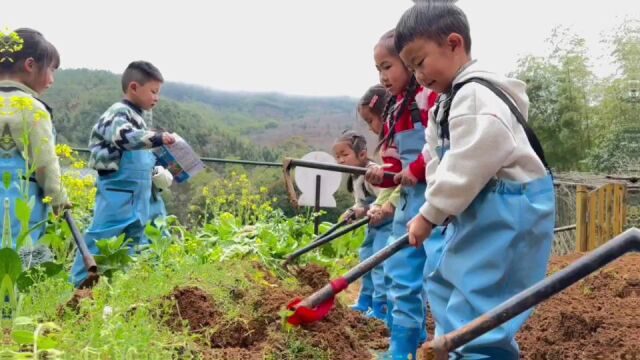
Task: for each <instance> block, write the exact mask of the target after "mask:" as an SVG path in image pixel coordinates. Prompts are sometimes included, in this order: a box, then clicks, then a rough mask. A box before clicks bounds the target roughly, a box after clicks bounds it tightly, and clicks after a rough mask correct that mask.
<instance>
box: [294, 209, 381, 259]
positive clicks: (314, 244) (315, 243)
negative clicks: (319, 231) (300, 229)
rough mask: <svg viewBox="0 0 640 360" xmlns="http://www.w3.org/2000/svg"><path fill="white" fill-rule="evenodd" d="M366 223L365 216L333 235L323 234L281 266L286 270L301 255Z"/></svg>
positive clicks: (367, 219)
mask: <svg viewBox="0 0 640 360" xmlns="http://www.w3.org/2000/svg"><path fill="white" fill-rule="evenodd" d="M368 223H369V217H368V216H365V217H363V218H362V219H360V220H358V221H356V222H354V223H353V224H350V225H348V226H345V227H344V228H342V229H340V230H339V231H337V232H335V233H333V234H330V235H326V233H325V235H324V236H321V237H319V238H317V239H315V240H314V241H313V242H312V243H311V244H309V245H307V246H305V247H303V248H301V249H298V250H296V251H295V252H294V253H293V254H291V255H289V256H288V257H287V259H286V260H285V261H284V263H282V266H284V268H285V269H287V268H288V266H289V264H291V262H292V261H293V260H295V259H297V258H298V257H300V256H301V255H304V254H306V253H308V252H309V251H311V250H313V249H315V248H317V247H320V246H322V245H324V244H326V243H328V242H330V241H333V240H335V239H337V238H339V237H341V236H342V235H344V234H346V233H349V232H351V231H353V230H355V229H357V228H359V227H362V226H364V225H366V224H368ZM336 225H337V224H336ZM334 227H335V226H334ZM336 229H337V227H336Z"/></svg>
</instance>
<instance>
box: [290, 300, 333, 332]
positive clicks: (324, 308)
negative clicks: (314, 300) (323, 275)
mask: <svg viewBox="0 0 640 360" xmlns="http://www.w3.org/2000/svg"><path fill="white" fill-rule="evenodd" d="M301 301H302V299H300V298H296V299H295V300H293V301H292V302H290V303H289V305H287V309H288V310H293V314H291V316H289V319H287V322H288V323H289V324H291V325H293V326H299V325H301V324H310V323H313V322H316V321H320V320H322V319H324V318H325V317H327V315H328V314H329V312H330V311H331V309H333V305H334V301H335V297H331V298H330V299H329V300H327V301H325V302H323V303H322V304H320V305H318V306H317V307H316V308H315V309H310V308H308V307H304V306H298V307H296V305H298V304H299V303H300V302H301Z"/></svg>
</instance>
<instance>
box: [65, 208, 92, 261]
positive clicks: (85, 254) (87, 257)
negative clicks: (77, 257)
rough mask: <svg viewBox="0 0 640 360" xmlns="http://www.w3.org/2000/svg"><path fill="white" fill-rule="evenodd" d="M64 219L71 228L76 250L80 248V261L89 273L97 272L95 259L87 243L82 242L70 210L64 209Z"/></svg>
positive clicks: (82, 239) (82, 238)
mask: <svg viewBox="0 0 640 360" xmlns="http://www.w3.org/2000/svg"><path fill="white" fill-rule="evenodd" d="M64 219H65V220H66V221H67V224H69V229H71V235H72V236H73V240H74V241H75V242H76V246H77V247H78V250H80V254H81V255H82V261H84V267H85V269H87V271H88V272H90V273H97V271H98V265H97V264H96V260H95V259H94V258H93V255H91V253H90V252H89V249H88V248H87V244H86V243H85V242H84V237H83V236H82V234H81V233H80V230H78V226H77V225H76V221H75V220H74V219H73V217H72V216H71V211H69V210H65V212H64Z"/></svg>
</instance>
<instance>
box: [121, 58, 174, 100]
mask: <svg viewBox="0 0 640 360" xmlns="http://www.w3.org/2000/svg"><path fill="white" fill-rule="evenodd" d="M153 80H155V81H159V82H164V78H163V77H162V74H161V73H160V70H158V68H157V67H155V66H154V65H153V64H152V63H150V62H148V61H134V62H132V63H131V64H129V66H127V68H126V69H125V70H124V73H122V91H123V92H127V88H128V87H129V84H130V83H131V82H132V81H135V82H137V83H138V84H140V85H144V84H146V83H148V82H149V81H153Z"/></svg>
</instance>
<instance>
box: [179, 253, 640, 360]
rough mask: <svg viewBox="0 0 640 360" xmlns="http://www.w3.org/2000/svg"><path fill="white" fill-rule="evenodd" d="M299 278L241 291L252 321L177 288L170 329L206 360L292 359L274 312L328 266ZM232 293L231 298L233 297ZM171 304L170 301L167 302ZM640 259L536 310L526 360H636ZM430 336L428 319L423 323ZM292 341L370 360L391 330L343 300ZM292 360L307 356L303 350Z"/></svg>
mask: <svg viewBox="0 0 640 360" xmlns="http://www.w3.org/2000/svg"><path fill="white" fill-rule="evenodd" d="M579 257H580V255H579V254H574V255H568V256H562V257H554V258H553V259H552V260H551V263H550V266H549V273H550V274H551V273H554V272H556V271H558V270H560V269H562V268H564V267H565V266H567V265H569V264H570V263H572V262H574V261H575V260H577V259H578V258H579ZM296 277H297V278H298V281H299V283H300V288H299V289H298V290H295V291H291V290H287V289H285V288H284V287H282V286H281V283H280V282H279V281H278V280H277V279H275V278H273V279H270V281H269V282H270V283H272V284H276V285H277V286H276V287H270V288H266V287H265V288H264V289H262V290H261V292H260V293H259V295H258V296H256V298H255V299H254V298H251V297H250V296H248V295H246V294H243V293H238V294H236V296H237V298H238V301H244V302H249V303H250V304H251V305H252V306H253V309H254V310H255V314H252V315H251V318H249V319H228V318H225V317H224V316H222V315H223V314H221V313H220V312H219V310H218V308H217V307H216V304H215V303H214V302H213V301H212V299H211V297H210V296H209V295H208V294H206V293H205V292H204V291H202V290H201V289H199V288H197V287H187V288H176V289H175V290H174V292H173V293H172V294H171V296H170V298H171V300H172V301H175V304H176V306H175V308H174V309H173V311H172V312H171V314H170V316H169V319H168V320H167V325H169V326H170V327H171V328H172V329H174V330H175V331H182V324H183V320H185V323H186V325H187V328H188V330H189V331H191V332H193V333H197V334H201V335H202V341H201V345H202V354H203V356H204V357H205V358H206V359H230V360H234V359H259V358H263V357H264V356H265V355H267V354H271V355H272V356H273V358H274V359H286V358H287V356H291V352H290V351H291V350H290V349H291V348H292V340H294V338H293V335H292V333H288V332H287V331H285V330H283V325H282V324H283V320H282V319H281V318H280V315H279V313H280V312H281V311H282V310H283V307H284V305H286V304H287V303H288V302H289V301H291V300H292V299H293V298H295V297H296V296H306V295H309V294H311V293H312V292H313V291H314V290H317V289H319V288H321V287H322V286H324V285H325V284H327V282H328V281H329V275H328V273H327V272H326V270H325V269H323V268H322V267H319V266H315V265H310V266H308V267H306V268H302V269H300V270H299V271H298V272H297V274H296ZM352 287H353V289H351V288H350V289H348V291H346V294H345V298H346V300H347V301H344V302H345V303H350V301H348V300H354V299H352V298H353V297H355V296H354V295H357V284H354V285H353V286H352ZM232 295H233V294H232ZM167 299H169V297H168V298H167ZM639 315H640V255H638V254H632V255H627V256H625V257H623V258H622V259H618V260H617V261H615V262H614V263H612V264H610V265H609V266H607V267H605V268H603V269H601V270H600V271H598V272H596V273H595V274H593V275H592V276H590V277H588V278H586V279H584V280H582V281H580V282H579V283H577V284H575V285H574V286H572V287H570V288H569V289H567V290H565V291H564V292H562V293H560V294H558V295H556V296H555V297H553V298H551V299H549V300H547V301H546V302H545V303H543V304H542V305H540V306H538V307H537V308H536V310H535V312H534V314H533V315H532V317H531V318H530V319H529V321H527V323H526V324H525V325H524V326H523V328H522V329H521V331H520V332H519V333H518V336H517V340H518V343H519V345H520V348H521V350H522V358H523V359H535V360H538V359H547V360H561V359H562V360H564V359H640V320H639V317H638V316H639ZM427 327H428V332H429V337H430V338H432V336H433V335H432V334H433V321H432V320H431V317H430V316H429V317H428V318H427ZM293 334H295V338H296V339H301V338H302V339H305V341H306V343H308V344H311V345H313V346H314V347H317V348H319V349H322V350H325V351H326V352H328V353H329V356H330V358H331V359H370V358H372V355H371V350H384V349H386V348H387V346H388V335H389V334H388V331H387V329H386V327H385V326H384V324H383V323H382V322H379V321H377V320H370V319H367V318H365V317H363V316H362V315H360V314H359V313H356V312H353V311H350V310H348V309H347V308H346V307H345V306H344V305H342V304H341V303H340V302H337V303H336V306H335V308H334V309H333V310H332V311H331V312H330V313H329V315H328V316H327V317H326V318H325V319H324V320H323V321H320V322H316V323H313V324H308V325H303V326H301V327H300V328H298V329H296V330H294V331H293ZM295 358H296V359H306V358H311V354H309V353H304V352H303V353H301V354H299V355H296V356H295Z"/></svg>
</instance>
